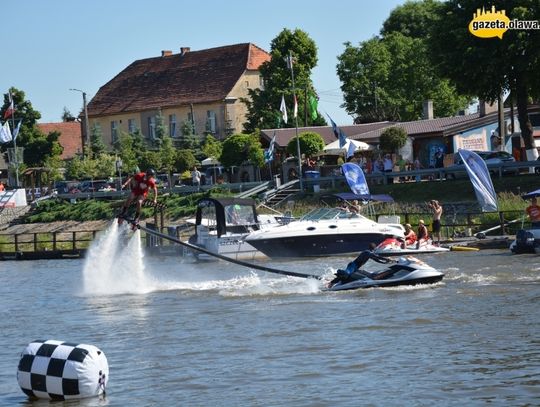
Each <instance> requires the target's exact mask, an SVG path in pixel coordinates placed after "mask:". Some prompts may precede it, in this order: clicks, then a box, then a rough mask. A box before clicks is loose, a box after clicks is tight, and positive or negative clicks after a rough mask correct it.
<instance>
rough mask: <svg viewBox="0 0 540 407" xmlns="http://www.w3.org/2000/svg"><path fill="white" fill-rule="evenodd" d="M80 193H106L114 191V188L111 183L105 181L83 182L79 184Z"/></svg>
mask: <svg viewBox="0 0 540 407" xmlns="http://www.w3.org/2000/svg"><path fill="white" fill-rule="evenodd" d="M79 189H80V190H81V192H108V191H116V188H115V187H114V185H113V184H112V183H110V182H109V181H106V180H98V181H83V182H81V185H80V188H79Z"/></svg>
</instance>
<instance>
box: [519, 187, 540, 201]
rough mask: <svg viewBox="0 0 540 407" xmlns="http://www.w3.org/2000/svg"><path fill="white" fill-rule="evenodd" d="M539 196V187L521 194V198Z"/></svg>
mask: <svg viewBox="0 0 540 407" xmlns="http://www.w3.org/2000/svg"><path fill="white" fill-rule="evenodd" d="M539 196H540V189H537V190H536V191H532V192H529V193H527V194H525V195H523V196H522V198H523V199H531V198H537V197H539Z"/></svg>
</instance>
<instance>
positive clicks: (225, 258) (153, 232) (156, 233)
mask: <svg viewBox="0 0 540 407" xmlns="http://www.w3.org/2000/svg"><path fill="white" fill-rule="evenodd" d="M136 226H137V228H139V229H141V230H143V231H145V232H146V233H150V234H151V235H154V236H158V237H161V238H163V239H167V240H170V241H171V242H174V243H178V244H179V245H182V246H185V247H189V248H190V249H192V250H197V251H199V252H201V253H205V254H208V255H209V256H214V257H217V258H218V259H221V260H225V261H228V262H230V263H234V264H238V265H240V266H244V267H250V268H254V269H257V270H262V271H267V272H269V273H275V274H283V275H285V276H291V277H300V278H315V279H317V280H321V279H322V277H321V276H317V275H315V274H303V273H295V272H294V271H286V270H278V269H274V268H271V267H265V266H260V265H258V264H252V263H247V262H245V261H241V260H237V259H232V258H230V257H227V256H223V255H222V254H218V253H214V252H211V251H209V250H206V249H204V248H202V247H199V246H195V245H192V244H190V243H187V242H183V241H181V240H179V239H176V238H174V237H172V236H169V235H166V234H164V233H161V232H158V231H156V230H152V229H148V228H147V227H145V226H141V225H139V224H137V225H136Z"/></svg>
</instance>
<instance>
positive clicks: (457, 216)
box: [376, 206, 530, 239]
mask: <svg viewBox="0 0 540 407" xmlns="http://www.w3.org/2000/svg"><path fill="white" fill-rule="evenodd" d="M381 215H383V214H382V213H381V214H378V215H377V216H376V218H377V220H378V218H379V216H381ZM392 215H397V216H399V217H400V220H401V223H402V224H405V223H410V224H411V225H412V226H413V228H414V226H416V225H418V220H420V219H423V220H424V221H425V223H426V225H427V226H428V228H429V227H430V226H431V223H432V221H431V216H432V214H431V213H427V212H403V213H392ZM528 227H530V222H529V221H528V220H525V218H524V213H523V211H499V212H459V211H458V210H452V208H451V207H447V206H445V214H444V215H443V216H442V217H441V237H444V238H447V239H449V238H454V237H465V236H474V235H475V234H476V233H478V232H484V233H485V234H496V235H514V234H515V233H516V232H517V231H518V230H519V229H522V228H528Z"/></svg>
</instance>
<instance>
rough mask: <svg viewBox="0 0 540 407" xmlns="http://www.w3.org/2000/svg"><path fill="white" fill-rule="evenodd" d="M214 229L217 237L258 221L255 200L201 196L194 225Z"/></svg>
mask: <svg viewBox="0 0 540 407" xmlns="http://www.w3.org/2000/svg"><path fill="white" fill-rule="evenodd" d="M203 219H204V223H205V226H208V228H209V229H215V230H216V233H217V235H218V237H220V236H221V235H223V234H225V233H227V231H234V230H235V229H237V228H242V229H246V227H247V226H248V225H253V224H256V223H257V222H258V219H257V211H256V207H255V201H254V200H253V199H243V198H201V199H200V200H199V202H198V203H197V216H196V225H197V226H199V225H201V224H203Z"/></svg>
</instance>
